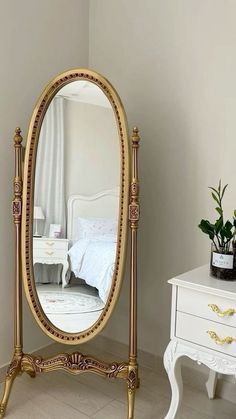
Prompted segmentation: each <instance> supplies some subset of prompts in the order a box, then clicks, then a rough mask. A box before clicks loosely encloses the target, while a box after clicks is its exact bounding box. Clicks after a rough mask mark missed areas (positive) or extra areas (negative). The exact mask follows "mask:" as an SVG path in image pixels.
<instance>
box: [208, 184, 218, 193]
mask: <svg viewBox="0 0 236 419" xmlns="http://www.w3.org/2000/svg"><path fill="white" fill-rule="evenodd" d="M209 189H211V190H212V191H213V192H215V193H216V194H217V195H218V194H219V192H218V191H217V189H215V188H213V187H212V186H209Z"/></svg>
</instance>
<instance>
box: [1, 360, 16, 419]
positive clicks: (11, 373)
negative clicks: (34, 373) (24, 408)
mask: <svg viewBox="0 0 236 419" xmlns="http://www.w3.org/2000/svg"><path fill="white" fill-rule="evenodd" d="M20 373H21V359H20V358H19V359H13V361H12V363H11V365H10V367H9V369H8V371H7V375H6V378H5V385H4V391H3V398H2V401H1V403H0V419H2V418H3V417H4V415H5V412H6V408H7V404H8V400H9V397H10V393H11V389H12V385H13V382H14V380H15V378H16V377H17V375H18V374H20Z"/></svg>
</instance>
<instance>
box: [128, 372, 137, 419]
mask: <svg viewBox="0 0 236 419" xmlns="http://www.w3.org/2000/svg"><path fill="white" fill-rule="evenodd" d="M127 383H128V419H134V402H135V393H136V389H137V388H138V386H139V379H138V367H137V366H135V367H129V374H128V380H127Z"/></svg>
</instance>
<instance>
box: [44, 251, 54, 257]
mask: <svg viewBox="0 0 236 419" xmlns="http://www.w3.org/2000/svg"><path fill="white" fill-rule="evenodd" d="M53 253H54V252H46V254H47V255H49V256H52V255H53Z"/></svg>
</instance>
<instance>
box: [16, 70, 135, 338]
mask: <svg viewBox="0 0 236 419" xmlns="http://www.w3.org/2000/svg"><path fill="white" fill-rule="evenodd" d="M78 80H87V81H89V82H91V83H94V84H95V85H96V86H98V87H99V88H100V89H101V90H102V92H103V93H104V94H105V95H106V97H107V98H108V100H109V101H110V104H111V106H112V109H113V111H114V114H115V118H116V123H117V130H118V134H119V142H120V198H119V200H120V205H119V227H118V241H117V252H116V264H115V272H114V276H113V281H112V287H111V290H110V293H109V297H108V300H107V303H106V305H105V307H104V309H103V311H102V313H101V315H100V317H99V318H98V320H97V321H96V323H94V324H93V325H92V326H91V327H90V328H88V329H86V330H84V331H82V332H79V333H67V332H64V331H62V330H60V329H58V328H57V327H56V326H54V325H53V324H52V323H51V322H50V321H49V319H48V318H47V317H46V315H45V314H44V312H43V310H42V307H41V305H40V302H39V298H38V295H37V291H36V287H35V281H34V270H33V239H32V238H33V234H32V225H33V222H32V217H33V202H34V177H35V164H36V156H37V145H38V141H39V135H40V129H41V125H42V122H43V119H44V116H45V113H46V111H47V109H48V106H49V104H50V102H51V101H52V99H53V98H54V96H55V95H56V93H57V92H58V91H59V90H60V89H61V88H62V87H64V86H65V85H67V84H68V83H71V82H73V81H78ZM129 165H130V156H129V139H128V130H127V121H126V115H125V111H124V108H123V105H122V103H121V100H120V98H119V96H118V94H117V92H116V91H115V89H114V88H113V87H112V86H111V84H110V83H109V82H108V81H107V80H106V79H105V78H104V77H102V76H101V75H100V74H98V73H96V72H94V71H92V70H88V69H72V70H68V71H66V72H63V73H62V74H59V75H58V76H57V77H55V78H54V79H53V80H52V81H51V82H50V83H49V84H48V86H47V87H46V89H45V90H44V91H43V93H42V95H41V96H40V98H39V100H38V102H37V104H36V107H35V109H34V112H33V115H32V118H31V122H30V126H29V131H28V137H27V143H26V151H25V162H24V166H25V167H24V183H23V211H22V268H23V283H24V288H25V293H26V298H27V301H28V303H29V306H30V309H31V311H32V313H33V315H34V318H35V319H36V321H37V323H38V324H39V326H40V327H41V329H42V330H43V331H44V333H46V335H48V336H49V337H50V338H52V339H54V340H56V341H58V342H61V343H66V344H71V345H75V344H78V343H82V342H86V341H87V340H89V339H91V338H93V337H94V336H96V335H97V334H98V333H99V332H101V330H102V329H103V328H104V327H105V325H106V323H107V321H108V320H109V318H110V316H111V313H112V311H113V310H114V307H115V304H116V301H117V299H118V296H119V292H120V288H121V285H122V279H123V271H124V264H125V253H126V241H127V224H128V196H129V183H130V168H129Z"/></svg>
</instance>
